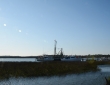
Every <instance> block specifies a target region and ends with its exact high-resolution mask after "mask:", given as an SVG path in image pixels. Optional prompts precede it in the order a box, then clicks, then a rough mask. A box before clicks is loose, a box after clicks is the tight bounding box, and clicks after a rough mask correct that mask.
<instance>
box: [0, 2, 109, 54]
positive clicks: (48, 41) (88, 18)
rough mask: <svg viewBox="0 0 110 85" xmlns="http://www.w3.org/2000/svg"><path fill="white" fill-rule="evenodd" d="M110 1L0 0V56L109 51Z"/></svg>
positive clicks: (106, 52)
mask: <svg viewBox="0 0 110 85" xmlns="http://www.w3.org/2000/svg"><path fill="white" fill-rule="evenodd" d="M109 32H110V0H7V1H6V0H0V41H1V42H0V56H2V55H11V56H37V55H42V54H54V40H57V52H58V51H59V50H60V49H59V48H63V51H64V54H65V55H75V54H76V55H88V54H91V55H92V54H107V55H108V54H110V38H109V37H110V33H109Z"/></svg>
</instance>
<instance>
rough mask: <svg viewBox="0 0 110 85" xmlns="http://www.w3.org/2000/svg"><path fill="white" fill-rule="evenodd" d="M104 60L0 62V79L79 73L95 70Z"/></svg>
mask: <svg viewBox="0 0 110 85" xmlns="http://www.w3.org/2000/svg"><path fill="white" fill-rule="evenodd" d="M98 64H104V62H92V63H91V62H61V61H59V62H58V61H54V62H39V63H38V62H0V79H4V78H5V79H6V78H10V77H38V76H54V75H58V76H61V75H67V74H79V73H84V72H88V71H97V70H98V69H97V65H98Z"/></svg>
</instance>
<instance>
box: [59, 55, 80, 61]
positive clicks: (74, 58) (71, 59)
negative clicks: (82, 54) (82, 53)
mask: <svg viewBox="0 0 110 85" xmlns="http://www.w3.org/2000/svg"><path fill="white" fill-rule="evenodd" d="M61 61H81V58H79V57H77V56H68V57H64V58H62V59H61Z"/></svg>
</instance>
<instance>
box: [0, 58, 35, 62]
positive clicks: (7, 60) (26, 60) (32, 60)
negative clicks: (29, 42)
mask: <svg viewBox="0 0 110 85" xmlns="http://www.w3.org/2000/svg"><path fill="white" fill-rule="evenodd" d="M0 61H2V62H36V58H0Z"/></svg>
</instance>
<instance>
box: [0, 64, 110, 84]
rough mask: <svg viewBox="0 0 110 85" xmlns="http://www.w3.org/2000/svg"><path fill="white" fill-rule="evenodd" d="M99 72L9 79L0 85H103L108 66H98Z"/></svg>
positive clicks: (109, 73) (109, 74)
mask: <svg viewBox="0 0 110 85" xmlns="http://www.w3.org/2000/svg"><path fill="white" fill-rule="evenodd" d="M98 67H99V68H100V69H101V71H98V72H88V73H83V74H79V75H78V74H73V75H67V76H61V77H58V76H53V77H37V78H10V79H8V80H3V81H1V82H0V85H105V84H106V81H105V77H108V76H110V65H100V66H98Z"/></svg>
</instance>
